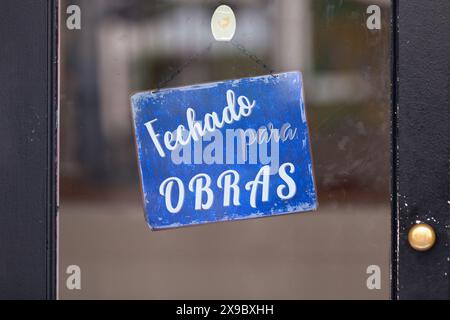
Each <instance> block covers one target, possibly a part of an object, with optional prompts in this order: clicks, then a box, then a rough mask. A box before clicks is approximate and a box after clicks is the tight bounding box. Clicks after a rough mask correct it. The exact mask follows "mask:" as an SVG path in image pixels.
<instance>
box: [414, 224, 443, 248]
mask: <svg viewBox="0 0 450 320" xmlns="http://www.w3.org/2000/svg"><path fill="white" fill-rule="evenodd" d="M408 241H409V244H410V245H411V247H412V248H413V249H415V250H417V251H427V250H430V249H431V248H432V247H433V246H434V243H435V242H436V233H435V232H434V229H433V227H431V226H430V225H428V224H426V223H418V224H416V225H414V226H413V227H412V228H411V230H409V233H408Z"/></svg>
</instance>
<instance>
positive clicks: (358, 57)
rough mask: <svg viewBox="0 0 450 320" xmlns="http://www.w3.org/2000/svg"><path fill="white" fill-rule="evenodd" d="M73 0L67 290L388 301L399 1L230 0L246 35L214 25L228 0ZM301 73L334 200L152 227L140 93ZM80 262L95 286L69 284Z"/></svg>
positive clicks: (63, 178)
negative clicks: (373, 278)
mask: <svg viewBox="0 0 450 320" xmlns="http://www.w3.org/2000/svg"><path fill="white" fill-rule="evenodd" d="M69 2H70V3H69ZM69 2H68V1H61V12H62V13H61V15H62V22H64V18H65V16H64V13H65V10H64V8H66V7H67V5H69V4H78V5H79V6H80V8H81V11H82V28H81V30H67V29H66V28H64V23H62V28H61V141H60V145H61V148H60V149H61V154H60V157H61V174H60V186H61V194H60V199H61V200H60V203H61V206H60V231H59V235H60V237H59V239H60V240H59V241H60V284H59V286H60V296H61V298H69V299H73V298H192V299H195V298H290V299H301V298H374V299H378V298H388V295H389V273H388V272H389V256H390V252H389V248H390V243H389V239H390V191H389V177H390V172H389V134H390V65H389V63H390V62H389V59H390V58H389V50H390V49H389V45H390V39H389V34H390V30H389V28H390V27H389V21H390V1H381V0H378V1H365V0H302V1H298V0H277V1H276V0H264V1H261V0H258V1H256V0H241V1H237V0H236V1H229V2H228V3H227V4H228V5H229V6H230V7H232V8H233V11H234V13H235V15H236V22H237V28H236V33H235V35H234V38H233V40H232V41H231V42H217V41H214V38H213V36H212V34H211V25H210V22H211V15H212V13H213V12H214V10H215V8H217V6H218V5H219V4H222V2H219V1H200V0H198V1H182V0H171V1H145V0H133V1H130V0H126V1H125V0H116V1H102V0H96V1H92V0H89V1H87V0H84V1H81V0H79V1H69ZM371 4H377V5H379V6H380V7H381V9H382V10H381V19H382V21H381V29H380V30H368V29H367V27H366V19H367V18H368V14H367V13H366V9H367V7H368V6H369V5H371ZM290 70H300V71H301V72H302V73H303V76H304V82H305V86H306V88H305V99H306V108H307V111H308V119H309V126H310V130H311V140H312V151H313V157H314V170H315V175H316V183H317V187H318V192H319V194H318V196H319V210H318V211H317V212H315V213H306V214H300V215H297V214H294V215H289V216H281V217H274V218H270V219H260V220H249V221H240V222H227V223H218V224H213V225H208V226H201V227H191V228H183V229H177V230H170V231H161V232H151V231H150V230H149V229H148V227H147V226H146V223H145V220H144V216H143V210H142V207H141V194H140V190H139V181H138V169H137V162H136V153H135V146H134V137H133V131H132V129H131V125H132V122H131V114H130V103H129V97H130V95H131V94H132V93H134V92H137V91H142V90H147V89H154V88H162V87H175V86H181V85H190V84H195V83H202V82H210V81H217V80H223V79H234V78H242V77H248V76H256V75H263V74H268V73H271V72H284V71H290ZM71 264H76V265H79V266H80V267H81V270H82V275H83V280H82V281H83V285H82V290H81V291H70V290H67V288H66V287H65V281H64V279H65V276H66V274H65V268H66V267H67V266H68V265H71ZM370 265H378V266H380V268H381V271H382V288H381V290H368V288H367V286H366V279H367V277H368V274H367V273H366V270H367V267H368V266H370Z"/></svg>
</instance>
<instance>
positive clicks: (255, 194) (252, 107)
mask: <svg viewBox="0 0 450 320" xmlns="http://www.w3.org/2000/svg"><path fill="white" fill-rule="evenodd" d="M131 102H132V111H133V118H134V129H135V136H136V145H137V153H138V159H139V168H140V176H141V183H142V191H143V198H144V208H145V214H146V217H147V221H148V223H149V225H150V227H151V228H153V229H163V228H172V227H180V226H186V225H193V224H202V223H208V222H216V221H225V220H237V219H248V218H256V217H265V216H274V215H280V214H287V213H294V212H303V211H312V210H315V209H316V208H317V197H316V189H315V185H314V177H313V169H312V163H311V153H310V145H309V136H308V125H307V120H306V113H305V105H304V100H303V88H302V78H301V74H300V73H299V72H289V73H282V74H276V75H267V76H261V77H254V78H245V79H239V80H229V81H223V82H216V83H208V84H200V85H193V86H187V87H181V88H174V89H162V90H158V91H153V92H142V93H137V94H135V95H133V97H132V98H131Z"/></svg>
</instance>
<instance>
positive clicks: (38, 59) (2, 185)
mask: <svg viewBox="0 0 450 320" xmlns="http://www.w3.org/2000/svg"><path fill="white" fill-rule="evenodd" d="M392 12H393V14H392V135H391V137H392V139H391V140H392V144H391V147H392V153H391V155H392V165H391V172H392V181H391V185H392V188H391V189H392V263H391V286H392V290H391V298H392V299H449V277H448V273H449V270H450V268H449V267H450V261H449V260H448V257H449V256H450V252H449V233H450V227H449V226H450V221H449V220H450V215H449V195H450V190H449V188H450V183H449V149H448V148H449V139H450V134H449V133H450V132H449V125H450V114H449V106H450V101H449V90H450V81H449V74H450V72H449V71H448V70H450V44H449V41H448V39H450V2H449V1H448V0H433V1H426V2H425V1H423V0H393V11H392ZM0 17H1V19H0V40H1V42H2V45H3V46H4V48H8V50H1V51H0V70H2V72H1V73H0V80H1V82H0V83H1V86H2V88H1V90H0V99H1V101H2V102H5V103H3V104H2V105H1V107H0V108H1V115H2V117H0V141H1V143H2V149H3V152H1V153H0V164H1V166H0V168H1V169H0V170H1V171H0V196H1V197H2V201H1V202H0V288H1V289H0V299H56V298H57V211H58V196H57V195H58V161H57V159H58V112H59V97H58V0H41V1H34V0H21V1H16V0H3V1H1V2H0ZM31 159H32V161H30V160H31ZM416 221H424V222H427V223H429V224H430V225H432V226H433V227H434V229H435V231H436V233H437V242H436V244H435V246H434V247H433V248H432V249H431V250H430V251H428V252H418V251H414V250H413V249H412V248H411V247H410V246H409V243H408V239H407V236H408V231H409V229H410V228H411V226H412V225H413V224H415V223H416Z"/></svg>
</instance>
